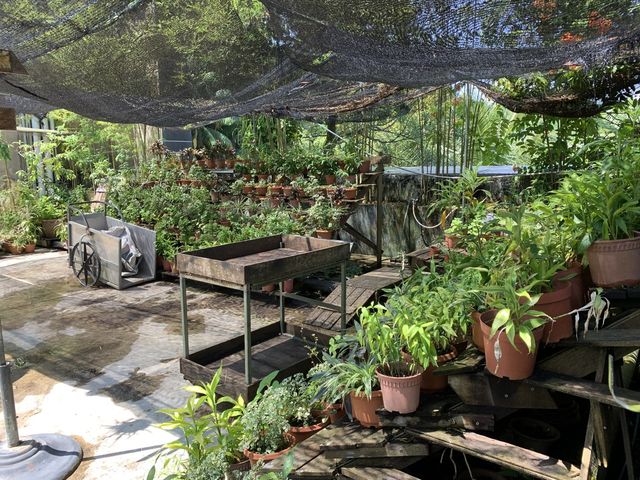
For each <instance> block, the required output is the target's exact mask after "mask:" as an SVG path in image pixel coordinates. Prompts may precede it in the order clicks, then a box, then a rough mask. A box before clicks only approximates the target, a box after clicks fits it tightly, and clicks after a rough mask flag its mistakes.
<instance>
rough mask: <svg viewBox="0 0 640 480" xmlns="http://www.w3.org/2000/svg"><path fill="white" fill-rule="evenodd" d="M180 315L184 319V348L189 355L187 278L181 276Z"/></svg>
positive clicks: (187, 355) (185, 353)
mask: <svg viewBox="0 0 640 480" xmlns="http://www.w3.org/2000/svg"><path fill="white" fill-rule="evenodd" d="M180 316H181V320H182V350H183V354H184V358H187V357H189V325H188V323H187V279H186V278H184V277H182V276H180Z"/></svg>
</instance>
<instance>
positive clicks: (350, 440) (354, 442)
mask: <svg viewBox="0 0 640 480" xmlns="http://www.w3.org/2000/svg"><path fill="white" fill-rule="evenodd" d="M385 440H386V436H385V433H384V432H383V431H382V430H373V429H371V428H364V427H362V426H361V425H360V424H358V423H352V424H345V425H343V426H341V427H340V428H338V429H336V431H335V434H334V435H333V436H332V437H331V438H330V439H329V440H327V441H326V442H324V443H323V444H322V445H321V448H322V450H323V451H324V450H340V449H342V448H347V447H349V448H359V447H362V446H367V447H378V446H382V445H384V443H385Z"/></svg>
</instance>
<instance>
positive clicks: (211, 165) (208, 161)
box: [204, 157, 216, 168]
mask: <svg viewBox="0 0 640 480" xmlns="http://www.w3.org/2000/svg"><path fill="white" fill-rule="evenodd" d="M204 165H205V166H206V167H207V168H215V166H216V162H214V161H213V158H209V157H207V158H205V160H204Z"/></svg>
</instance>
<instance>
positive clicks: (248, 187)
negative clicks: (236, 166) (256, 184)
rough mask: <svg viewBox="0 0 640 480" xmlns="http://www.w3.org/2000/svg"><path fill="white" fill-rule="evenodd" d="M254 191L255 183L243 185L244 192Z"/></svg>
mask: <svg viewBox="0 0 640 480" xmlns="http://www.w3.org/2000/svg"><path fill="white" fill-rule="evenodd" d="M252 192H253V185H243V186H242V193H243V194H245V195H251V193H252Z"/></svg>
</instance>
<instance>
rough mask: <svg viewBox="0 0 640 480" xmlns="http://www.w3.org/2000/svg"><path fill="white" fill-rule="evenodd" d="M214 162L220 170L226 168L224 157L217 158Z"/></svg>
mask: <svg viewBox="0 0 640 480" xmlns="http://www.w3.org/2000/svg"><path fill="white" fill-rule="evenodd" d="M214 163H215V166H216V168H217V169H218V170H222V169H223V168H224V158H216V159H215V160H214Z"/></svg>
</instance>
